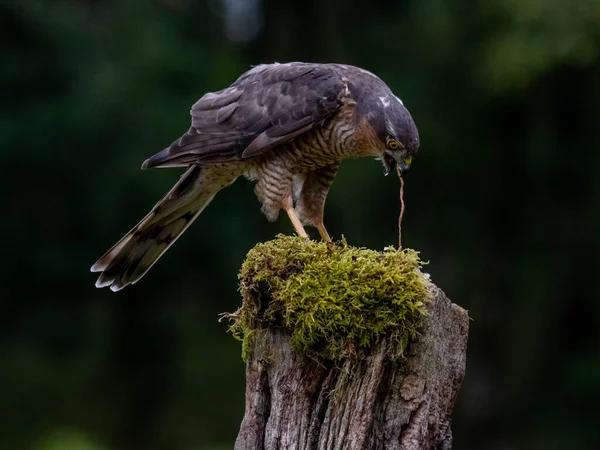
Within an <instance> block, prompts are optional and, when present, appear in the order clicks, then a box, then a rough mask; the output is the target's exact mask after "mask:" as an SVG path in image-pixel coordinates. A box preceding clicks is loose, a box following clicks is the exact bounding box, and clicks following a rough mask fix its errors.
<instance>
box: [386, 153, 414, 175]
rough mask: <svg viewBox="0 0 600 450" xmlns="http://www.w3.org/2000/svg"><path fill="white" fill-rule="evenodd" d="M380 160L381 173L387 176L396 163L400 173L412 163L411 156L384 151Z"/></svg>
mask: <svg viewBox="0 0 600 450" xmlns="http://www.w3.org/2000/svg"><path fill="white" fill-rule="evenodd" d="M382 161H383V173H384V175H385V176H388V175H389V174H390V172H391V171H392V170H393V169H394V167H395V166H396V165H398V167H399V168H400V174H403V173H404V172H406V171H407V170H408V169H409V168H410V164H411V163H412V156H408V157H406V158H402V157H401V156H400V155H399V154H394V153H391V152H385V153H384V154H383V158H382Z"/></svg>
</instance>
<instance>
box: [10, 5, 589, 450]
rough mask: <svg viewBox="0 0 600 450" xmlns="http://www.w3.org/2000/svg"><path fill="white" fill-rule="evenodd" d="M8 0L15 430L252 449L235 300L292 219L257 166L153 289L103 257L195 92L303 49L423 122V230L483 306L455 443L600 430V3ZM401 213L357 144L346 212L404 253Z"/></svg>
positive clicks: (578, 439)
mask: <svg viewBox="0 0 600 450" xmlns="http://www.w3.org/2000/svg"><path fill="white" fill-rule="evenodd" d="M0 5H1V6H0V49H1V60H0V80H1V94H0V95H1V99H2V100H1V102H0V118H1V120H0V152H1V153H0V157H1V159H0V161H1V163H0V171H1V176H0V185H1V187H2V190H1V192H2V194H1V195H2V203H1V204H2V215H1V226H2V228H1V231H2V233H1V236H2V238H3V240H2V256H3V258H2V270H1V271H0V273H1V277H2V279H1V280H0V297H1V306H2V308H1V313H0V336H1V337H2V339H1V341H0V449H1V450H5V449H6V450H20V449H35V450H91V449H94V450H99V449H103V450H106V449H111V450H112V449H119V450H120V449H127V450H142V449H143V450H155V449H156V450H158V449H161V450H162V449H173V450H180V449H181V450H184V449H185V450H192V449H194V450H196V449H197V450H216V449H219V450H220V449H228V448H232V443H233V440H234V438H235V436H236V433H237V429H238V426H239V423H240V421H241V418H242V413H243V401H244V366H243V364H242V362H241V360H240V345H239V343H238V342H235V341H234V340H233V339H232V338H231V336H229V335H228V334H226V328H227V327H226V324H224V323H218V321H217V320H218V314H219V313H220V312H223V311H232V310H234V309H235V308H236V306H237V305H238V303H239V301H240V298H239V295H238V293H237V278H236V275H237V271H238V268H239V266H240V263H241V262H242V260H243V259H244V256H245V254H246V252H247V251H248V250H249V249H250V248H251V247H253V245H254V244H255V243H256V242H259V241H264V240H267V239H270V238H272V237H273V236H275V235H276V234H277V233H279V232H283V233H291V232H292V229H291V226H290V224H289V222H288V221H287V219H285V218H284V217H281V218H280V220H279V221H278V222H277V223H276V224H270V223H268V222H267V221H266V220H265V219H264V218H263V217H262V215H261V213H260V207H259V204H258V202H257V200H256V198H255V197H254V195H253V193H252V185H251V184H250V183H249V182H247V181H245V180H239V181H238V182H237V183H235V184H234V185H233V186H232V187H231V188H228V189H227V190H225V191H223V192H222V193H221V194H219V195H218V197H217V198H216V199H215V201H214V202H213V204H212V205H211V206H210V207H209V208H208V209H207V210H206V211H205V213H204V214H203V215H202V216H201V217H200V219H199V220H198V222H197V223H195V224H194V226H193V227H192V228H191V229H190V230H189V231H188V232H187V233H186V234H185V235H184V236H183V238H182V239H181V240H180V241H179V242H177V244H176V245H175V246H174V247H173V248H172V249H171V250H170V251H169V252H168V253H167V255H166V256H165V257H164V258H163V259H161V260H160V262H159V263H158V264H157V265H156V266H155V267H154V268H153V269H152V271H151V272H150V273H149V275H148V276H147V277H146V278H144V279H143V280H142V281H141V282H140V283H138V284H136V285H135V286H133V287H129V288H127V289H125V290H124V291H122V292H120V293H118V294H113V293H111V292H110V291H108V290H97V289H95V288H94V281H95V276H94V275H93V274H91V273H89V267H90V265H91V264H92V263H93V262H94V261H95V260H96V258H97V257H99V256H100V255H101V254H102V253H103V252H104V251H105V250H107V249H108V248H109V247H110V246H111V245H112V244H113V243H114V242H115V241H116V240H117V239H118V238H120V237H121V236H122V235H123V234H124V233H125V232H126V231H127V230H129V229H130V227H131V226H133V225H134V224H135V223H136V222H137V221H138V220H139V219H140V218H141V217H142V216H143V215H144V214H145V213H146V212H147V211H148V210H149V209H150V208H151V207H152V206H153V204H154V203H155V201H156V200H158V199H159V198H160V197H161V196H162V195H163V193H164V192H165V191H166V190H167V189H169V187H170V186H171V185H172V184H173V183H174V181H175V180H176V179H177V177H178V176H179V174H180V172H179V171H177V170H162V171H161V170H155V171H149V172H142V171H140V170H139V167H140V165H141V163H142V162H143V160H144V159H145V158H146V157H148V156H150V155H152V154H154V153H155V152H157V151H159V150H161V149H162V148H164V147H165V146H167V145H168V144H170V143H171V142H172V141H173V140H174V139H176V138H177V137H179V135H180V134H182V133H183V132H185V131H186V130H187V128H188V126H189V114H188V113H189V107H190V106H191V105H192V104H193V103H194V102H195V101H196V100H197V99H198V98H199V97H200V96H201V95H202V94H203V93H204V92H206V91H210V90H217V89H220V88H222V87H225V86H227V85H228V84H229V83H231V82H232V81H233V80H234V79H235V78H237V76H238V75H239V74H240V73H241V72H243V71H244V70H246V69H248V68H249V67H250V65H252V64H257V63H261V62H273V61H290V60H292V61H294V60H300V61H323V62H325V61H336V62H344V63H350V64H355V65H358V66H361V67H364V68H366V69H368V70H371V71H373V72H375V73H376V74H378V75H379V76H381V77H382V78H383V79H384V80H385V81H386V82H387V83H388V84H389V85H390V87H391V88H392V89H393V90H394V92H395V93H396V94H397V95H398V96H400V97H401V98H402V99H403V100H404V103H405V104H406V105H407V107H408V108H409V109H410V111H411V112H412V114H413V117H414V119H415V121H416V123H417V126H418V127H419V131H420V134H421V142H422V144H421V150H420V152H419V153H418V154H417V156H416V158H415V160H414V163H413V168H412V170H411V172H410V174H409V175H408V176H407V178H406V183H407V185H406V202H407V210H406V215H405V221H404V227H403V231H404V233H403V234H404V244H405V245H406V246H409V247H412V248H415V249H418V250H419V251H420V252H421V255H422V257H423V258H424V259H426V260H429V261H431V263H430V265H429V266H428V269H427V270H428V271H429V272H430V273H431V275H432V279H433V281H434V282H435V283H436V284H438V285H439V286H440V287H441V288H442V289H444V291H445V292H446V293H447V294H448V296H449V297H450V298H451V299H452V300H453V301H454V302H456V303H458V304H459V305H461V306H463V307H465V308H467V309H468V310H469V312H470V314H471V316H472V318H473V321H472V322H471V333H470V340H469V353H468V364H467V365H468V367H467V376H466V379H465V382H464V384H463V387H462V390H461V392H460V395H459V397H458V401H457V404H456V409H455V414H454V421H453V428H454V435H455V448H457V449H490V450H505V449H506V450H512V449H567V448H568V449H595V448H600V425H599V424H600V416H599V412H598V402H599V401H600V345H599V341H600V331H599V329H600V296H599V295H598V294H599V293H598V288H597V281H598V274H599V271H598V253H599V251H600V232H599V217H600V182H599V177H598V170H599V167H600V135H599V133H598V131H599V128H600V25H599V24H600V3H599V2H598V0H579V1H576V2H575V1H569V0H564V1H560V0H546V1H542V0H529V1H525V0H486V1H484V0H479V1H475V0H427V1H425V0H421V1H417V0H413V1H403V2H393V1H379V2H377V1H373V0H369V1H367V0H351V1H341V0H334V1H296V2H289V1H281V0H278V1H275V0H262V1H260V0H227V1H225V0H213V1H191V0H162V1H158V0H155V1H150V0H128V1H117V0H112V1H109V0H105V1H100V0H96V1H92V0H79V1H75V0H69V1H67V0H62V1H60V0H54V1H44V0H3V1H2V2H1V3H0ZM224 5H229V7H225V6H224ZM240 5H241V7H245V8H247V10H243V9H242V10H241V12H239V11H238V13H235V11H237V9H236V8H239V7H240ZM397 217H398V181H397V179H396V178H395V177H392V176H390V177H388V178H384V177H383V176H382V168H381V165H380V164H379V163H377V162H375V161H371V160H356V161H348V162H345V163H344V164H343V165H342V168H341V171H340V173H339V175H338V177H337V180H336V182H335V184H334V186H333V189H332V192H331V194H330V196H329V200H328V204H327V209H326V223H327V225H328V228H329V231H330V233H331V234H332V235H333V236H334V237H336V238H339V237H340V236H341V235H342V234H343V235H345V236H346V238H347V239H348V241H349V242H350V243H351V244H353V245H357V246H367V247H370V248H374V249H382V248H383V247H384V246H387V245H392V244H395V242H396V236H397V235H396V233H397V229H396V221H397ZM313 236H316V233H313Z"/></svg>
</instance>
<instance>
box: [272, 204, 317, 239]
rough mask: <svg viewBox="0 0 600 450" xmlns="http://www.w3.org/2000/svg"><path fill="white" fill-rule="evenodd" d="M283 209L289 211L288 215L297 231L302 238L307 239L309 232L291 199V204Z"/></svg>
mask: <svg viewBox="0 0 600 450" xmlns="http://www.w3.org/2000/svg"><path fill="white" fill-rule="evenodd" d="M283 209H285V212H286V213H287V215H288V217H289V218H290V220H291V222H292V225H294V229H295V230H296V233H298V236H300V237H301V238H304V239H307V238H308V234H306V231H305V230H304V227H303V226H302V222H300V219H299V218H298V214H297V213H296V210H295V209H294V207H293V206H292V205H291V201H290V205H288V206H284V208H283ZM325 233H327V231H325Z"/></svg>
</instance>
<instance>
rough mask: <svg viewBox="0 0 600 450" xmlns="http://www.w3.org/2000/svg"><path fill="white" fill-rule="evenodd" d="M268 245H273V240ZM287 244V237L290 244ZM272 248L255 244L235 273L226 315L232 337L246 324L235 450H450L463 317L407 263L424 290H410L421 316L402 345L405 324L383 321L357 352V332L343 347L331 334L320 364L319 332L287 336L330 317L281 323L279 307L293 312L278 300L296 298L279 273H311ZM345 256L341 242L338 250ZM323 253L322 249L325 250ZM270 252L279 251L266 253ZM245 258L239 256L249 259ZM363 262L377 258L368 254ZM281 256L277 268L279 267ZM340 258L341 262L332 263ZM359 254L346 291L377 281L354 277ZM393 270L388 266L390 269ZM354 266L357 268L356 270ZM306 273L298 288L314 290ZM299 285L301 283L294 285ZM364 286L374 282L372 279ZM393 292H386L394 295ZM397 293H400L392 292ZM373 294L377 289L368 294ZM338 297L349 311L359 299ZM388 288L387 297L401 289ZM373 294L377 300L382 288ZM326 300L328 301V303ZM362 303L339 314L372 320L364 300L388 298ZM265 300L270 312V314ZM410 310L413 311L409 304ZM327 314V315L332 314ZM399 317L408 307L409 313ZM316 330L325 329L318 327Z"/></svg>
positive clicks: (464, 334)
mask: <svg viewBox="0 0 600 450" xmlns="http://www.w3.org/2000/svg"><path fill="white" fill-rule="evenodd" d="M278 239H279V241H281V239H283V238H278ZM289 239H292V238H289ZM288 243H289V242H288ZM297 243H298V242H297V241H294V245H296V244H297ZM276 245H277V249H276V250H273V248H270V249H268V250H269V251H267V252H265V250H267V249H265V248H260V249H258V253H259V254H260V255H259V260H260V261H259V263H258V265H257V264H256V261H257V260H256V258H253V262H252V263H251V264H249V265H248V266H247V267H246V270H245V272H244V270H243V271H242V293H243V294H244V306H243V307H242V308H241V310H238V312H236V313H234V314H232V315H231V317H232V318H233V319H234V320H236V321H237V322H236V324H234V326H233V328H234V332H235V331H236V329H235V328H236V326H237V327H238V329H237V331H238V334H239V332H240V329H239V327H240V322H241V321H242V319H241V317H242V315H243V316H244V318H245V319H244V320H245V326H246V328H245V329H244V330H242V331H243V332H244V333H245V335H244V336H243V337H244V338H246V339H247V340H246V344H247V348H246V354H245V356H246V358H247V367H246V410H245V415H244V418H243V421H242V424H241V428H240V432H239V435H238V437H237V440H236V443H235V449H236V450H263V449H265V450H271V449H296V450H313V449H314V450H334V449H373V450H377V449H406V450H408V449H411V450H412V449H415V450H416V449H451V448H452V432H451V427H450V423H451V413H452V409H453V407H454V402H455V399H456V396H457V394H458V390H459V388H460V385H461V383H462V380H463V377H464V374H465V364H466V347H467V333H468V320H469V318H468V314H467V312H466V311H465V310H464V309H462V308H460V307H458V306H456V305H454V304H452V303H451V302H450V301H449V300H448V298H447V297H446V296H445V295H444V293H443V292H442V291H441V290H440V289H439V288H437V287H435V286H434V285H433V284H431V283H430V282H428V281H427V279H426V277H424V276H422V275H423V274H422V273H421V272H420V271H418V268H415V267H413V268H412V269H410V270H412V271H413V272H411V274H412V275H411V276H413V275H414V276H422V281H423V283H424V284H423V287H424V290H422V291H419V290H418V289H417V291H418V293H419V295H424V298H423V301H424V302H425V303H424V305H425V307H424V308H423V310H422V311H421V310H420V311H421V314H419V315H417V316H415V318H414V319H412V320H414V323H415V324H416V325H417V328H416V329H415V330H418V333H414V332H411V333H409V339H408V340H407V341H406V342H405V341H404V340H403V339H402V338H401V336H402V335H401V334H398V333H399V331H402V330H404V329H405V328H406V327H408V328H410V324H406V323H402V324H400V325H399V324H398V323H397V320H392V321H390V322H389V324H391V325H390V327H391V328H389V329H387V328H386V330H387V331H386V332H385V333H383V332H382V333H380V335H379V336H377V337H376V339H374V340H373V341H371V342H369V343H368V345H367V346H366V347H365V348H360V342H364V340H365V338H364V336H363V335H361V336H360V340H357V341H355V342H354V343H353V342H352V341H351V339H349V340H348V341H346V340H345V339H346V337H345V336H346V335H344V334H343V333H342V334H341V335H340V336H341V337H336V336H334V335H333V334H332V337H331V340H332V341H335V340H336V339H338V340H339V339H343V341H342V342H343V344H342V345H340V344H339V343H336V344H335V345H334V346H333V348H336V349H339V350H340V353H339V355H338V356H339V357H333V356H332V355H335V354H333V353H325V355H327V358H323V353H318V352H319V351H321V350H322V349H323V348H324V347H326V346H327V345H329V343H326V342H325V341H326V340H327V339H329V336H327V335H325V337H324V338H323V336H319V338H318V339H317V340H316V341H314V342H313V341H311V342H310V346H309V347H303V346H302V345H299V343H300V344H302V343H304V342H305V341H304V340H302V339H300V340H299V339H298V337H297V336H295V334H296V333H297V331H298V330H297V328H295V327H300V326H301V325H304V324H305V321H306V323H308V325H307V326H308V329H309V330H311V328H310V327H311V326H315V325H310V321H311V320H313V321H315V323H318V321H319V320H324V319H323V317H324V316H326V315H327V314H330V312H329V310H326V313H325V315H323V314H321V315H319V314H315V315H314V316H312V317H310V318H309V319H310V320H306V317H304V316H302V317H301V319H302V321H300V322H290V320H289V317H288V319H285V313H286V311H287V310H288V309H294V308H297V305H296V304H295V303H293V301H292V300H290V302H291V303H289V304H288V303H286V302H287V301H288V300H287V299H286V298H283V297H282V296H281V295H286V294H290V292H293V293H294V295H297V293H298V292H297V289H296V290H294V289H295V288H294V289H291V288H290V289H291V290H290V291H286V290H285V289H284V288H282V286H284V285H285V286H287V287H289V286H290V285H293V284H294V283H297V282H296V281H292V282H290V281H288V280H289V277H291V276H295V275H298V274H305V273H306V272H311V270H312V269H311V267H308V266H307V265H306V264H304V265H303V262H302V261H301V262H298V260H295V261H288V260H287V259H289V258H290V257H291V255H294V254H295V253H294V252H296V251H298V249H297V248H291V249H289V251H287V252H286V251H280V250H281V247H284V245H282V243H281V242H278V243H277V244H276ZM298 245H305V244H304V243H301V244H298ZM306 245H307V244H306ZM310 245H313V246H315V245H321V244H316V243H315V244H310ZM323 245H324V244H323ZM255 250H256V249H255ZM311 250H314V248H312V249H311ZM347 250H348V247H347V246H346V248H345V250H342V253H343V252H344V251H347ZM253 251H254V250H253ZM330 251H331V249H328V250H326V252H330ZM353 251H354V250H353ZM361 251H363V252H365V250H361ZM277 252H279V254H274V253H277ZM369 252H371V251H369ZM394 252H396V253H397V254H400V253H401V252H397V251H395V250H394ZM317 253H318V252H317ZM373 253H376V252H373ZM405 254H406V253H405ZM306 255H308V256H306ZM306 255H305V256H304V257H303V258H308V260H311V258H317V259H314V261H322V259H323V258H325V259H326V258H329V257H330V255H329V254H328V253H322V254H317V255H311V252H310V251H309V252H306ZM324 255H325V256H324ZM380 255H381V254H380ZM250 256H251V255H250V254H249V259H250ZM254 256H256V255H254ZM373 257H374V258H375V259H374V260H376V261H379V260H377V256H376V255H374V256H373ZM395 257H396V256H394V258H395ZM260 258H262V259H260ZM277 258H279V262H278V261H277ZM282 258H283V260H284V261H285V262H284V263H281V260H282ZM319 258H320V259H319ZM333 258H334V259H335V258H337V256H334V257H333ZM344 258H346V256H342V257H340V258H339V259H340V260H342V259H344ZM353 258H354V259H353ZM360 258H361V257H360V256H359V257H356V254H352V255H350V256H349V257H348V258H346V259H347V261H350V262H351V263H352V264H354V263H356V262H358V264H354V265H353V266H352V268H351V269H349V270H350V272H349V276H348V279H349V280H353V279H355V278H358V279H357V280H356V282H357V283H359V284H357V285H356V286H357V287H356V288H355V290H356V289H359V288H360V286H364V284H365V283H366V282H368V280H369V279H370V280H377V279H378V278H376V277H375V276H374V275H373V273H375V274H379V273H380V270H379V269H380V268H377V270H375V271H374V272H369V270H366V272H367V277H370V278H367V279H364V278H362V279H361V278H360V276H357V275H356V274H357V273H361V274H362V273H363V272H364V267H365V266H368V264H370V262H369V261H366V262H365V261H360ZM379 258H380V259H381V258H383V257H382V256H379ZM292 259H293V258H292ZM394 261H396V260H394ZM305 262H306V260H305V261H304V263H305ZM288 263H289V264H288ZM378 263H379V262H378ZM278 264H279V265H278ZM327 264H328V266H327V267H332V265H331V263H330V262H327ZM395 264H396V262H394V266H393V267H395ZM263 265H264V267H267V268H268V269H269V270H270V272H269V273H270V274H271V275H273V276H274V277H281V279H282V280H283V283H280V284H277V285H276V287H277V289H279V290H280V291H282V292H279V293H278V292H277V289H275V288H274V285H273V283H272V282H269V281H268V280H269V279H268V277H265V276H264V273H262V272H261V271H260V270H257V267H259V268H260V267H263ZM336 267H337V266H336ZM357 267H358V268H359V269H360V272H356V268H357ZM344 268H345V269H346V266H344ZM345 269H344V270H345ZM332 270H334V271H336V270H337V269H336V268H334V269H332ZM385 270H388V269H387V268H386V269H385ZM261 273H262V275H261ZM290 273H291V274H292V275H289V274H290ZM315 273H316V275H314V274H313V275H312V277H313V278H311V280H312V281H311V282H310V283H308V284H310V285H312V284H315V283H314V280H315V276H316V277H317V278H318V277H319V276H320V275H319V273H318V271H316V272H315ZM406 273H408V272H407V271H406V270H405V272H404V274H406ZM361 276H362V275H361ZM286 277H288V279H287V280H286ZM339 278H342V279H343V278H344V277H343V276H342V277H340V275H339V273H338V272H336V280H337V279H339ZM384 278H385V277H384ZM257 279H258V281H257ZM265 280H267V281H266V282H265ZM398 280H400V281H402V278H396V279H393V280H392V281H393V282H392V284H395V285H397V284H399V283H400V281H398ZM271 281H272V280H271ZM334 281H335V280H334ZM324 282H325V283H330V282H331V280H328V279H326V280H325V281H324ZM342 282H343V281H342ZM387 282H388V283H389V282H390V281H389V280H387ZM302 283H307V282H306V280H302ZM371 283H374V284H376V282H375V281H371ZM409 284H410V283H409ZM312 288H315V289H316V288H322V289H324V291H328V289H329V288H325V287H323V286H320V285H318V283H317V285H315V286H312ZM397 288H398V287H397V286H396V287H395V289H397ZM286 289H287V288H286ZM401 289H408V288H407V286H402V287H401ZM411 289H412V288H411ZM375 291H376V292H381V291H377V289H375ZM316 292H318V289H317V290H316ZM339 292H340V293H341V294H340V295H342V296H344V295H350V297H348V298H347V299H346V298H345V297H344V300H348V301H349V303H350V305H349V306H350V307H352V308H356V304H355V303H353V302H354V301H355V299H360V298H361V297H360V295H363V296H364V295H367V296H368V294H364V293H362V294H360V293H359V295H358V296H355V297H352V295H353V294H355V292H350V293H345V291H344V289H341V290H340V291H339ZM366 292H370V291H366ZM394 292H395V293H396V295H397V293H398V292H404V291H394ZM290 295H291V294H290ZM381 295H387V294H386V293H385V291H384V293H383V294H381ZM307 298H308V300H307ZM311 299H312V297H303V298H302V305H303V306H304V304H305V303H308V304H309V305H310V306H309V307H308V308H307V310H310V311H314V310H315V309H317V307H316V306H315V304H316V303H310V302H311V301H315V302H323V301H322V300H319V299H314V300H311ZM334 300H335V297H333V300H332V301H334ZM326 303H327V304H329V303H328V302H326ZM366 303H367V305H371V306H365V311H362V310H360V309H359V310H358V311H354V312H351V311H348V312H347V315H352V314H357V315H356V316H352V317H353V319H352V321H353V322H356V321H359V322H360V321H361V319H360V318H361V317H362V315H361V314H363V313H364V314H365V316H369V317H370V316H373V315H374V314H375V316H380V315H381V311H387V310H386V309H384V310H380V309H376V310H372V309H369V308H371V307H372V305H373V304H376V305H377V308H380V307H381V306H382V305H386V304H387V303H389V301H388V300H386V301H384V302H378V301H377V299H371V300H370V301H369V302H366ZM273 304H277V305H278V306H276V307H275V308H273ZM361 304H362V303H361ZM401 304H403V303H401ZM415 304H417V305H418V304H419V302H415ZM244 308H246V309H245V310H244ZM282 308H285V309H283V310H282ZM387 308H388V309H389V307H387ZM334 310H336V311H337V309H335V308H334ZM282 311H283V312H282ZM374 311H375V312H374ZM406 311H410V308H409V309H407V310H406ZM406 311H404V310H403V311H402V312H401V315H403V316H406ZM342 314H343V312H342ZM336 317H337V316H336ZM395 317H400V315H398V316H395ZM327 320H329V319H327ZM365 320H367V319H365ZM377 320H378V319H377ZM385 320H388V319H385ZM290 323H293V325H292V326H291V325H290ZM327 324H328V326H329V327H331V329H332V330H331V332H332V333H334V331H335V329H337V328H338V326H337V323H335V322H334V323H333V325H331V323H330V322H327ZM378 324H379V322H370V323H369V327H372V328H373V329H377V330H379V328H378V326H379V325H378ZM340 326H341V325H340ZM369 327H367V330H368V328H369ZM394 327H396V328H394ZM398 327H399V328H398ZM380 331H381V330H380ZM324 332H325V333H327V332H328V328H325V329H324ZM344 333H346V334H347V335H348V336H353V335H354V329H353V328H344ZM303 337H305V336H304V335H303ZM323 339H325V341H324V340H323ZM348 349H349V350H348Z"/></svg>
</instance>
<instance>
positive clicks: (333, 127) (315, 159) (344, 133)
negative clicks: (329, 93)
mask: <svg viewBox="0 0 600 450" xmlns="http://www.w3.org/2000/svg"><path fill="white" fill-rule="evenodd" d="M352 113H353V108H350V107H348V108H341V109H340V111H339V112H338V114H336V115H335V116H333V117H332V118H330V119H329V120H327V121H326V122H325V123H324V124H323V125H322V126H321V127H315V128H313V129H311V130H309V131H308V132H306V133H304V134H303V135H301V136H299V137H297V138H296V139H294V140H293V141H291V142H288V143H287V144H284V145H282V146H280V147H277V148H275V149H273V150H271V151H269V152H267V153H266V154H263V155H261V156H260V157H258V158H256V159H254V160H251V161H248V166H247V168H246V170H245V174H246V176H247V177H248V178H250V179H257V178H259V177H260V175H261V173H262V172H263V170H264V169H266V167H265V166H267V165H271V164H273V163H275V164H276V165H278V166H284V167H285V168H286V169H287V170H289V171H290V172H292V173H306V172H311V171H314V170H316V169H319V168H321V167H325V166H329V165H331V164H333V163H336V162H340V161H341V160H343V159H347V158H359V157H362V156H367V155H368V152H365V151H364V149H362V148H361V147H362V146H361V145H359V141H358V139H357V138H356V131H357V130H356V127H355V124H354V118H353V115H352Z"/></svg>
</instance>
